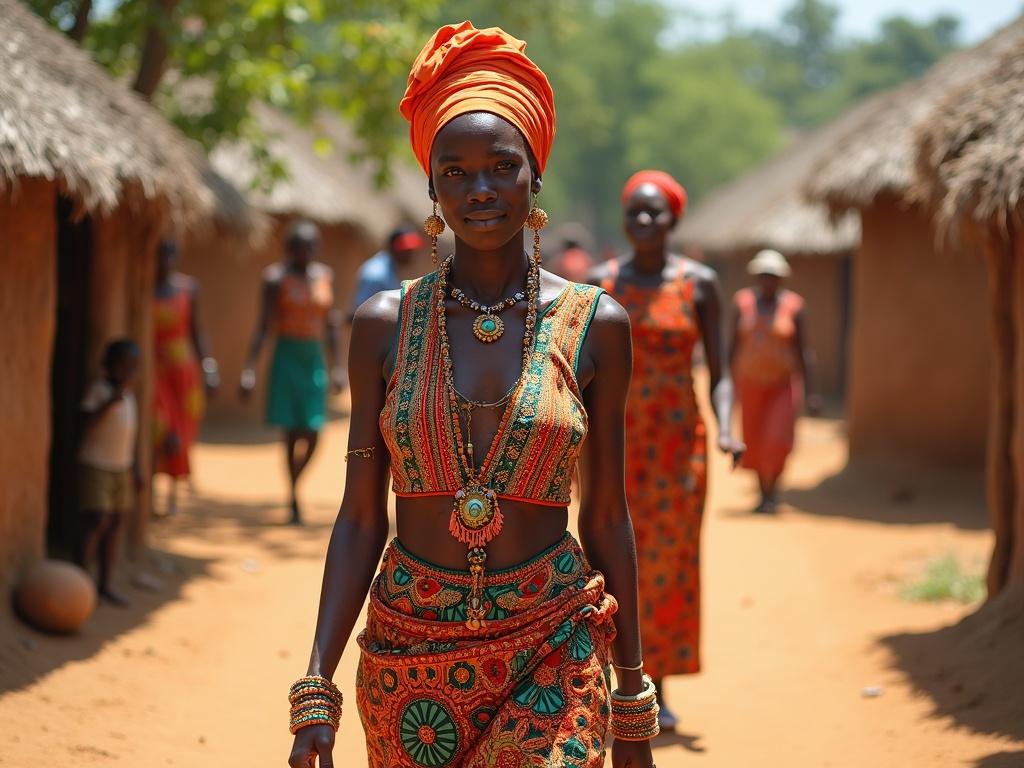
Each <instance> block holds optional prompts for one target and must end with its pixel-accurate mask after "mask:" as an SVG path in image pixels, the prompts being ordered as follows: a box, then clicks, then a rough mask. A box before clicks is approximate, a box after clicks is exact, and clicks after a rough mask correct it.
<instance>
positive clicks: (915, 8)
mask: <svg viewBox="0 0 1024 768" xmlns="http://www.w3.org/2000/svg"><path fill="white" fill-rule="evenodd" d="M831 2H832V3H833V4H834V5H837V6H838V7H839V9H840V16H839V27H840V31H841V33H842V34H843V36H847V37H870V36H872V34H873V33H874V31H875V30H876V29H877V27H878V22H879V21H881V20H882V19H884V18H886V17H888V16H895V15H900V16H909V17H910V18H912V19H915V20H917V21H928V20H931V19H933V18H934V17H935V16H937V15H939V14H941V13H948V14H951V15H953V16H956V17H957V18H959V19H960V21H961V27H960V29H961V39H962V41H963V42H964V43H976V42H978V41H980V40H982V39H984V38H985V37H987V36H988V35H990V34H991V33H992V32H994V31H995V30H996V29H998V28H999V27H1001V26H1002V25H1004V24H1006V23H1007V22H1009V21H1010V20H1012V19H1013V18H1015V17H1016V16H1018V15H1020V14H1021V12H1022V11H1024V0H914V2H913V3H908V2H905V0H904V1H903V2H899V1H898V0H831ZM669 3H670V4H671V5H673V6H676V7H679V8H681V9H683V8H688V9H692V10H694V11H696V12H697V13H699V14H701V15H707V16H709V17H712V18H714V17H715V16H717V15H720V14H722V13H723V12H725V11H731V12H733V13H734V14H735V18H736V21H737V22H738V23H739V24H740V25H741V26H772V25H774V24H775V23H776V22H777V20H778V19H779V18H780V17H781V16H782V12H783V10H785V9H786V8H788V7H789V6H790V5H792V0H669ZM701 26H703V25H701ZM716 26H717V25H715V24H709V25H708V28H707V29H706V30H702V31H700V32H697V30H694V31H695V32H697V34H695V36H697V37H703V36H704V35H705V34H708V35H713V34H714V29H715V27H716ZM680 32H682V33H683V34H684V35H685V36H689V35H686V31H684V30H680Z"/></svg>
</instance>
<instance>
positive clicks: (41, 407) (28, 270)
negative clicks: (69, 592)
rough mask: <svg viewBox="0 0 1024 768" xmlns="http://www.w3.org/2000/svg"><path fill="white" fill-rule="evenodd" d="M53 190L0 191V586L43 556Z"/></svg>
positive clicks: (47, 185) (35, 186)
mask: <svg viewBox="0 0 1024 768" xmlns="http://www.w3.org/2000/svg"><path fill="white" fill-rule="evenodd" d="M55 208H56V188H55V186H54V185H53V184H52V183H51V182H47V181H45V180H41V179H22V180H19V184H18V188H17V190H15V191H14V192H13V193H12V192H11V191H10V190H6V191H0V233H2V236H0V264H3V268H4V269H3V280H0V323H2V324H3V326H4V327H5V328H6V332H5V333H4V334H3V337H2V341H0V366H2V369H3V372H4V382H3V386H2V387H0V433H2V434H3V436H4V439H3V440H0V467H3V482H0V586H3V585H6V584H8V583H10V582H11V581H13V580H14V579H15V578H16V577H17V573H18V571H19V570H20V569H21V568H22V567H23V566H25V565H27V564H28V563H30V562H32V561H33V560H36V559H38V558H40V557H42V556H43V553H44V546H45V530H46V517H47V492H48V483H47V477H48V471H49V463H50V397H49V392H50V357H51V354H52V347H53V339H54V333H55V319H56V298H57V296H56V287H57V229H56V219H55V216H54V211H55Z"/></svg>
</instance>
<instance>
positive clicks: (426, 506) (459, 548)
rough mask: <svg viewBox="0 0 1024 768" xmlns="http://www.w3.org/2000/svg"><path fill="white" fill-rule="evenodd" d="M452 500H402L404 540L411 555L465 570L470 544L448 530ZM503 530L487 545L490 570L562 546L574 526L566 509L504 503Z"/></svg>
mask: <svg viewBox="0 0 1024 768" xmlns="http://www.w3.org/2000/svg"><path fill="white" fill-rule="evenodd" d="M452 503H453V499H452V497H451V496H422V497H419V498H416V497H413V498H408V497H406V498H399V499H398V500H397V505H396V518H397V522H398V540H399V541H401V542H402V546H403V547H405V548H406V549H407V550H408V551H409V552H410V553H412V554H413V555H415V556H416V557H418V558H420V559H422V560H426V561H427V562H429V563H433V564H434V565H439V566H441V567H442V568H451V569H453V570H459V571H464V570H466V568H467V565H466V545H465V544H463V543H461V542H459V541H458V540H457V539H455V538H453V537H452V535H451V534H450V533H449V532H448V520H449V518H450V517H451V514H452ZM500 503H501V512H502V515H503V516H504V518H505V520H504V525H503V527H502V531H501V533H500V534H498V536H497V537H495V539H494V540H493V541H491V543H490V544H488V545H487V570H489V571H493V570H500V569H502V568H511V567H513V566H516V565H519V564H520V563H522V562H524V561H526V560H529V559H530V558H532V557H533V556H534V555H536V554H537V553H539V552H542V551H543V550H545V549H546V548H548V547H550V546H552V545H554V544H556V543H558V541H559V540H560V539H561V538H562V536H563V535H564V534H565V531H566V528H567V526H568V524H569V510H568V509H567V508H566V507H552V506H548V505H540V504H530V503H528V502H522V501H514V500H511V499H500Z"/></svg>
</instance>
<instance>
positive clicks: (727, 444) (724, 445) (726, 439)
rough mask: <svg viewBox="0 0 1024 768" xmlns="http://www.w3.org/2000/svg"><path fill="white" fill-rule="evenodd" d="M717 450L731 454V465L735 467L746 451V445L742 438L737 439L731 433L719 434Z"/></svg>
mask: <svg viewBox="0 0 1024 768" xmlns="http://www.w3.org/2000/svg"><path fill="white" fill-rule="evenodd" d="M718 450H720V451H721V452H722V453H728V454H731V455H732V466H733V468H734V469H735V468H736V467H738V466H739V465H740V459H742V458H743V454H744V453H746V452H747V446H746V445H745V444H744V443H743V441H742V440H737V439H736V438H735V437H733V436H732V435H720V436H719V437H718Z"/></svg>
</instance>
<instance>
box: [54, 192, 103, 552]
mask: <svg viewBox="0 0 1024 768" xmlns="http://www.w3.org/2000/svg"><path fill="white" fill-rule="evenodd" d="M55 214H56V217H57V323H56V335H55V337H54V342H53V358H52V365H51V379H50V400H51V410H50V414H51V415H50V418H51V430H52V432H51V435H50V438H51V439H50V487H49V519H48V522H47V537H46V538H47V546H48V549H49V551H50V554H51V555H56V556H61V557H67V556H70V555H71V554H72V547H73V541H74V532H75V521H76V520H77V510H78V477H77V475H78V473H77V466H78V462H77V447H78V440H79V437H80V434H79V433H80V430H81V420H80V419H79V417H78V411H79V401H80V399H81V397H82V392H83V391H84V390H85V387H86V386H87V384H88V376H89V371H90V367H89V362H90V361H89V360H88V359H87V355H88V350H89V349H91V348H92V347H91V345H90V344H89V337H88V336H89V275H90V271H91V267H92V222H91V221H90V219H89V217H87V216H84V217H77V218H76V217H75V215H74V207H73V204H72V202H71V200H70V199H69V198H66V197H62V196H61V197H58V198H57V209H56V211H55Z"/></svg>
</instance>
